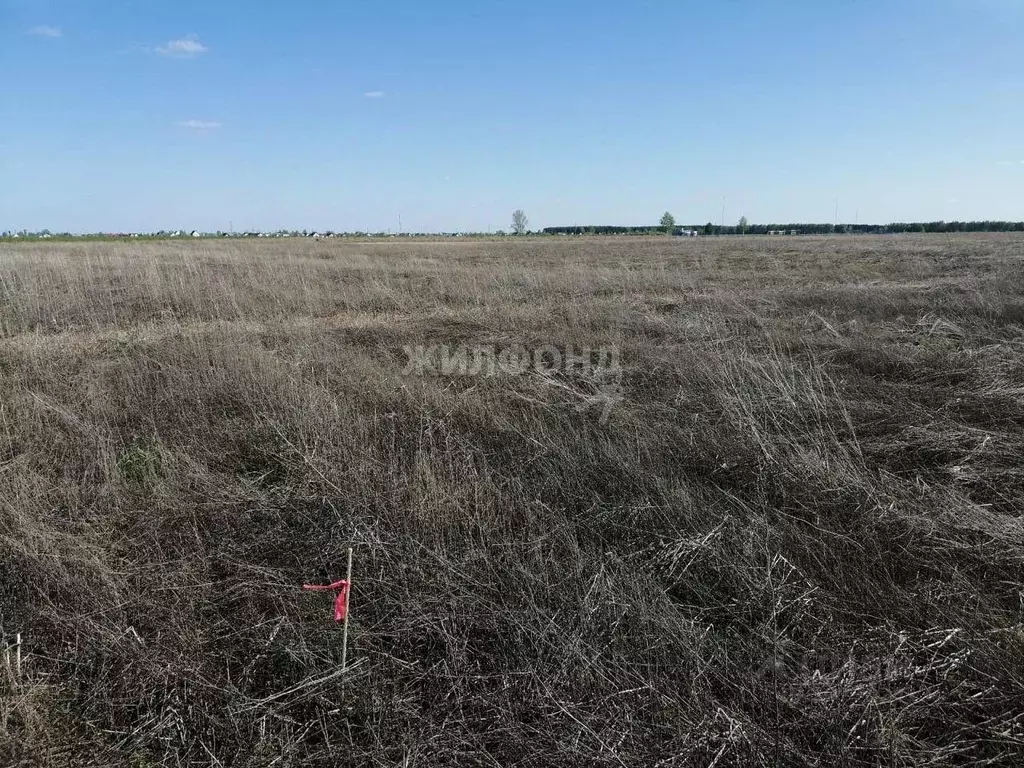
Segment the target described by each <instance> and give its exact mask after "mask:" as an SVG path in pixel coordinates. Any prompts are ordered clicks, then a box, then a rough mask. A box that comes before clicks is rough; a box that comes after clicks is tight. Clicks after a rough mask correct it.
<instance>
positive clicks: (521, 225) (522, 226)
mask: <svg viewBox="0 0 1024 768" xmlns="http://www.w3.org/2000/svg"><path fill="white" fill-rule="evenodd" d="M529 226H530V220H529V219H527V218H526V214H525V213H523V209H522V208H517V209H516V211H515V212H514V213H513V214H512V232H513V233H515V234H517V235H525V234H526V230H527V229H528V228H529Z"/></svg>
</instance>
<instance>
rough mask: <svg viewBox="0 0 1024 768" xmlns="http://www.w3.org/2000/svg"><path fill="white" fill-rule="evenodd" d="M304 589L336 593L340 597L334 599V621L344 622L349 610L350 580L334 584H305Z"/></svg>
mask: <svg viewBox="0 0 1024 768" xmlns="http://www.w3.org/2000/svg"><path fill="white" fill-rule="evenodd" d="M302 588H303V589H306V590H309V591H310V592H335V591H337V593H338V596H337V597H336V598H334V620H335V621H344V620H345V613H346V611H347V610H348V580H347V579H342V580H341V581H336V582H334V583H333V584H303V585H302Z"/></svg>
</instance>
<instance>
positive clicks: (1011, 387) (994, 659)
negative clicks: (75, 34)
mask: <svg viewBox="0 0 1024 768" xmlns="http://www.w3.org/2000/svg"><path fill="white" fill-rule="evenodd" d="M0 300H2V303H0V632H2V634H3V637H4V644H5V645H8V644H10V643H11V642H12V641H13V638H14V636H15V634H16V633H19V632H20V633H21V634H22V639H23V645H22V653H23V660H22V667H21V670H20V673H19V672H18V671H17V670H16V669H15V665H14V662H9V663H8V662H5V661H3V659H0V762H3V763H5V764H7V763H10V764H24V765H35V764H51V765H62V764H70V765H125V766H134V767H136V768H138V767H140V766H156V765H167V766H185V765H211V764H212V765H223V766H229V765H230V766H263V765H267V766H269V765H278V766H289V765H292V766H297V765H324V766H328V765H330V766H334V765H347V764H351V765H381V766H383V765H406V766H431V765H436V766H448V765H480V766H494V765H524V766H525V765H558V766H573V765H579V766H593V765H608V766H653V765H659V766H685V765H718V766H727V765H728V766H731V765H744V766H747V765H750V766H755V765H765V766H767V765H798V766H812V765H814V766H832V765H872V766H876V765H906V766H910V765H932V766H943V765H963V764H973V765H1012V764H1019V763H1020V762H1021V761H1022V760H1024V624H1022V616H1021V613H1022V600H1024V592H1022V589H1024V586H1022V573H1024V568H1022V565H1024V563H1022V560H1024V523H1022V517H1021V509H1022V503H1024V460H1022V458H1021V457H1022V456H1024V354H1022V353H1024V239H1022V238H1021V237H1019V236H1012V235H995V236H954V237H945V236H927V237H900V238H886V237H878V238H864V239H857V238H835V239H813V238H806V239H792V240H788V239H787V240H766V239H756V238H750V239H743V240H732V239H730V240H722V241H705V240H698V241H679V240H669V239H650V240H640V239H628V240H622V241H618V240H614V239H609V240H577V239H560V240H543V241H542V240H525V241H517V242H464V243H455V242H445V243H436V244H434V243H394V242H389V243H339V242H316V243H312V242H281V241H274V242H266V243H264V242H245V243H238V242H230V243H228V242H224V243H210V242H206V241H204V242H199V243H192V242H189V243H181V242H164V243H152V244H149V243H147V244H122V243H87V244H85V243H83V244H59V245H46V244H22V245H17V246H15V245H3V246H0ZM445 342H451V343H474V344H475V343H480V344H497V345H505V344H511V343H522V344H526V345H536V344H549V343H550V344H555V345H559V346H563V345H566V344H574V345H577V346H591V347H598V346H601V345H617V346H618V347H619V348H620V349H621V354H622V363H623V366H624V374H623V387H624V394H625V399H624V400H623V402H622V403H621V404H619V405H618V406H617V407H616V408H615V409H614V410H613V411H612V413H611V417H610V419H609V420H608V421H607V422H606V423H601V421H600V419H599V415H598V412H597V411H596V410H594V409H591V408H586V407H581V402H582V401H581V398H580V397H579V396H578V395H579V394H580V392H585V391H587V390H586V387H587V382H585V381H579V380H570V377H568V376H564V377H562V376H540V375H536V374H529V375H526V376H521V377H502V376H496V377H478V378H457V379H451V378H442V377H408V376H402V375H401V370H402V368H403V366H404V363H405V357H404V355H403V353H402V347H403V345H415V344H433V343H445ZM349 546H352V547H354V548H355V552H356V565H355V579H356V581H355V590H354V594H353V598H352V600H353V611H354V613H353V624H352V627H351V636H350V648H349V658H350V659H352V660H354V661H355V666H353V667H352V668H351V669H349V670H348V671H347V672H345V673H344V674H340V673H339V659H340V654H341V648H340V632H339V629H338V627H336V626H335V625H333V624H332V623H331V622H330V621H329V599H327V598H325V597H324V596H323V595H316V594H310V593H304V592H302V591H301V590H300V588H299V587H300V585H301V584H302V583H303V582H310V581H321V580H331V579H335V578H338V577H339V575H340V571H341V570H342V568H343V567H344V552H345V549H346V548H347V547H349Z"/></svg>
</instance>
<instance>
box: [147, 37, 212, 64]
mask: <svg viewBox="0 0 1024 768" xmlns="http://www.w3.org/2000/svg"><path fill="white" fill-rule="evenodd" d="M208 50H210V49H209V48H207V47H206V46H205V45H203V44H202V43H200V42H199V38H198V37H196V36H195V35H186V36H185V37H182V38H180V39H178V40H169V41H168V42H167V44H166V45H159V46H157V47H156V52H157V53H159V54H160V55H161V56H176V57H178V58H179V59H191V58H193V57H195V56H198V55H199V54H201V53H206V52H207V51H208Z"/></svg>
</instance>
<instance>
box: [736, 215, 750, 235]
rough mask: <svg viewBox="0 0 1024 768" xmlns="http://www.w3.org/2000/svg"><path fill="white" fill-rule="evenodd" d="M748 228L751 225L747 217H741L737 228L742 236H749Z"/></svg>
mask: <svg viewBox="0 0 1024 768" xmlns="http://www.w3.org/2000/svg"><path fill="white" fill-rule="evenodd" d="M748 226H749V223H748V222H747V217H746V216H740V223H739V224H737V225H736V228H737V229H738V230H739V231H740V234H741V235H745V234H747V227H748Z"/></svg>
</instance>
